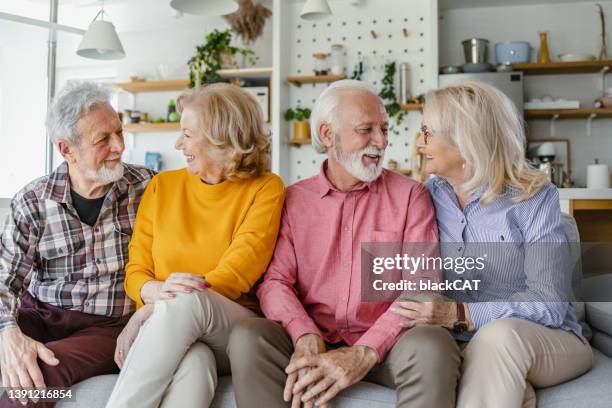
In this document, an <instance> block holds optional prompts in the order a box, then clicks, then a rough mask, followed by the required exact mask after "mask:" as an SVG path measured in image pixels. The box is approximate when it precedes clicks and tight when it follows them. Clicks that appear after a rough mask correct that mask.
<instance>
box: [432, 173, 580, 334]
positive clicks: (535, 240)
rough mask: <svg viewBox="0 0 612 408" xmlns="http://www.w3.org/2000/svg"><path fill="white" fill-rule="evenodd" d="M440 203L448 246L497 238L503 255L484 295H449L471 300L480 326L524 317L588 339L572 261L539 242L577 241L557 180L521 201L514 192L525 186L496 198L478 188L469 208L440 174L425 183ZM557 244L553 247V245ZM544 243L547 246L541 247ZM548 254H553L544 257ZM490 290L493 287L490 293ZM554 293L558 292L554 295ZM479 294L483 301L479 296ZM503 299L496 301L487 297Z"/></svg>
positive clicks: (488, 272) (488, 275) (448, 274)
mask: <svg viewBox="0 0 612 408" xmlns="http://www.w3.org/2000/svg"><path fill="white" fill-rule="evenodd" d="M425 185H426V187H427V189H428V190H429V192H430V194H431V197H432V199H433V202H434V205H435V208H436V219H437V222H438V229H439V232H440V243H441V246H442V251H443V252H444V251H446V252H448V251H450V250H453V251H456V252H455V254H454V255H455V256H457V255H458V253H461V255H463V256H465V255H464V254H463V252H462V251H465V250H466V247H469V248H472V250H473V249H474V248H476V247H478V245H481V243H482V245H483V247H486V246H487V245H488V246H491V245H497V247H496V248H497V250H495V253H496V254H495V255H496V256H495V259H494V260H493V259H489V261H490V262H488V265H487V267H486V268H485V270H484V271H483V272H482V274H481V276H480V277H481V278H482V277H483V276H484V280H485V281H487V282H488V285H485V288H484V289H482V290H481V291H480V292H479V293H478V294H475V293H474V292H472V293H471V294H470V293H469V292H462V291H452V292H450V291H449V292H448V293H447V296H448V297H450V298H452V299H454V300H456V301H458V302H460V303H467V304H468V307H469V311H470V315H471V319H472V320H473V322H474V324H475V326H476V328H477V329H479V328H481V327H482V326H484V325H485V324H487V323H488V322H491V321H493V320H496V319H501V318H519V319H525V320H530V321H533V322H535V323H539V324H541V325H544V326H547V327H552V328H562V329H564V330H568V331H571V332H573V333H575V334H576V335H577V336H579V337H581V338H582V329H581V327H580V325H579V324H578V322H577V319H576V311H575V308H574V305H573V304H572V303H571V302H569V301H565V300H570V298H569V294H568V292H571V279H572V277H571V273H572V271H571V268H561V269H562V270H563V272H560V268H558V267H555V266H558V263H557V261H558V260H557V259H550V257H554V255H550V254H551V253H552V254H554V253H555V251H556V252H557V253H558V252H559V250H558V249H557V250H552V252H550V251H549V252H548V255H546V253H547V251H546V250H541V249H536V247H537V246H538V245H540V246H542V245H549V244H548V243H557V244H556V245H557V247H558V248H559V247H560V245H569V244H567V242H568V237H567V234H566V232H565V228H564V225H563V220H562V216H561V210H560V208H559V194H558V192H557V189H556V187H555V186H554V185H552V184H548V185H546V186H544V187H543V188H542V189H541V190H540V191H539V192H538V193H536V194H535V195H534V196H532V197H530V198H529V199H527V200H523V201H520V202H518V203H516V202H513V201H512V200H511V198H512V197H513V196H515V195H517V194H518V190H516V189H514V188H511V187H505V188H504V189H503V191H502V194H501V196H500V197H498V198H497V199H495V200H494V201H493V202H492V203H490V204H487V205H483V204H481V203H480V202H479V198H480V197H481V195H482V193H483V192H484V189H481V190H479V191H478V192H477V193H476V194H474V195H473V196H472V197H471V199H470V201H469V202H468V203H467V204H466V206H465V208H464V210H463V211H462V210H461V208H460V207H459V205H458V202H457V196H456V194H455V192H454V191H453V189H452V187H451V185H450V184H449V183H448V182H447V181H446V180H444V179H442V178H440V177H434V178H432V179H430V180H428V181H427V183H426V184H425ZM554 245H555V244H551V246H549V247H548V248H552V246H554ZM540 248H542V247H540ZM545 257H548V259H544V258H545ZM445 278H446V279H447V280H449V279H450V280H454V279H456V278H457V274H456V273H455V272H454V271H445ZM483 291H484V292H488V293H483ZM553 294H557V295H558V297H557V298H555V300H564V301H550V300H551V298H553ZM476 299H478V301H475V300H476ZM483 299H484V300H486V299H491V300H492V299H496V301H486V302H485V301H482V300H483Z"/></svg>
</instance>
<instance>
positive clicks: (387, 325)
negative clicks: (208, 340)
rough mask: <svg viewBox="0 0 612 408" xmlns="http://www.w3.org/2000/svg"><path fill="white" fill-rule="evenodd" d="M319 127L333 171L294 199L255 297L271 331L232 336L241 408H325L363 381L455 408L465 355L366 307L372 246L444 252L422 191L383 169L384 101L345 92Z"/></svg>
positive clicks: (442, 332)
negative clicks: (364, 270)
mask: <svg viewBox="0 0 612 408" xmlns="http://www.w3.org/2000/svg"><path fill="white" fill-rule="evenodd" d="M311 127H312V143H313V146H314V148H315V149H316V150H317V151H318V152H319V153H326V154H327V160H326V161H325V162H324V163H323V165H322V167H321V171H320V172H319V174H318V175H316V176H314V177H311V178H309V179H306V180H303V181H300V182H298V183H296V184H294V185H292V186H290V187H289V188H288V189H287V190H286V200H285V207H284V209H283V214H282V223H281V229H280V233H279V237H278V241H277V243H276V249H275V252H274V256H273V259H272V261H271V262H270V265H269V266H268V270H267V272H266V274H265V275H264V281H263V283H262V284H261V285H260V287H259V289H258V292H257V295H258V297H259V300H260V303H261V309H262V311H263V313H264V314H265V316H266V317H267V318H268V319H269V320H266V319H261V318H252V319H247V320H244V321H242V322H239V323H238V324H237V326H235V327H234V329H233V331H232V334H231V336H230V342H229V346H228V353H229V356H230V359H231V365H232V379H233V383H234V389H235V393H236V401H237V404H238V406H239V407H240V408H246V407H257V408H258V407H266V408H269V407H285V406H291V407H292V408H297V407H300V406H302V404H303V405H304V406H306V407H312V406H313V404H314V403H316V405H317V406H327V405H328V404H329V402H330V401H331V400H332V399H333V398H334V397H335V396H336V395H337V394H338V393H339V392H340V391H341V390H343V389H345V388H347V387H349V386H351V385H353V384H355V383H357V382H359V381H360V380H362V379H365V380H366V381H370V382H374V383H378V384H382V385H385V386H388V387H392V388H395V389H396V404H397V406H398V407H408V406H410V407H436V408H444V407H449V408H450V407H454V404H455V388H456V384H457V379H458V376H459V368H458V367H459V351H458V347H457V345H456V343H455V341H454V340H453V338H452V337H451V335H450V334H449V333H448V331H447V330H446V329H444V328H442V327H432V326H416V327H413V328H410V329H406V328H405V325H403V324H401V319H399V318H398V317H399V316H398V315H397V314H395V313H393V312H391V311H390V310H389V307H390V306H391V304H392V303H391V302H386V301H380V302H366V301H364V300H363V299H362V285H363V284H364V277H365V275H362V274H361V244H362V243H366V242H372V241H378V242H395V243H398V242H413V243H427V242H428V243H432V242H433V243H436V242H437V240H438V230H437V225H436V221H435V213H434V209H433V205H432V202H431V199H430V196H429V194H428V192H427V190H426V189H425V188H424V186H423V185H421V184H419V183H417V182H415V181H413V180H410V179H408V178H406V177H404V176H402V175H399V174H396V173H393V172H389V171H386V170H383V168H382V163H383V157H384V153H385V149H386V147H387V143H388V140H387V127H388V119H387V115H386V112H385V108H384V105H383V103H382V101H381V100H380V98H379V97H378V95H377V93H376V90H375V89H373V88H371V87H370V86H368V85H366V84H364V83H362V82H359V81H351V80H344V81H338V82H335V83H334V84H333V85H331V86H330V87H329V88H327V89H326V90H325V91H324V92H323V93H322V94H321V96H320V97H319V99H318V100H317V102H316V103H315V106H314V109H313V112H312V117H311Z"/></svg>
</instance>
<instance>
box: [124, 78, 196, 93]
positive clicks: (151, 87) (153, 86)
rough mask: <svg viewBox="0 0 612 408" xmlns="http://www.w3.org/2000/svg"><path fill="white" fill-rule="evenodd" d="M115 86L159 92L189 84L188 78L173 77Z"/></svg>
mask: <svg viewBox="0 0 612 408" xmlns="http://www.w3.org/2000/svg"><path fill="white" fill-rule="evenodd" d="M115 86H116V87H117V88H119V89H121V90H124V91H126V92H132V93H137V92H158V91H180V90H183V89H186V88H187V87H188V86H189V81H188V80H186V79H173V80H169V81H138V82H123V83H118V84H115Z"/></svg>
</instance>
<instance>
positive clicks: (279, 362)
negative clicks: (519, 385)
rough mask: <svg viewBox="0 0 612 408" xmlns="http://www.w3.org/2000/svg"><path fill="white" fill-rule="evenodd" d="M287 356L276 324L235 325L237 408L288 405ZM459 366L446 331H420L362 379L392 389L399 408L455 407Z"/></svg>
mask: <svg viewBox="0 0 612 408" xmlns="http://www.w3.org/2000/svg"><path fill="white" fill-rule="evenodd" d="M292 353H293V344H292V342H291V339H290V338H289V336H288V335H287V333H286V332H285V330H284V329H283V328H282V327H281V326H280V325H278V324H277V323H275V322H272V321H270V320H266V319H247V320H243V321H241V322H239V323H237V324H236V326H235V327H234V330H233V331H232V334H231V336H230V340H229V345H228V354H229V356H230V360H231V365H232V381H233V383H234V392H235V394H236V403H237V405H238V407H239V408H250V407H253V408H262V407H265V408H274V407H288V406H290V405H291V403H290V402H289V403H286V402H284V401H283V389H284V387H285V382H286V380H287V375H286V374H285V368H286V367H287V365H288V364H289V359H290V358H291V354H292ZM459 364H460V357H459V347H458V346H457V344H456V343H455V341H454V340H453V338H452V337H451V336H450V334H449V333H448V331H447V330H446V329H442V328H440V327H433V326H420V327H415V328H414V329H411V330H408V331H407V332H406V333H405V334H404V335H403V336H402V337H401V338H400V339H399V340H398V341H397V343H396V344H395V346H394V347H393V348H392V349H391V351H390V352H389V353H388V355H387V357H386V359H385V361H384V362H382V363H381V364H377V365H376V366H374V368H373V369H372V370H371V371H370V372H369V373H368V375H367V376H366V378H365V379H364V380H365V381H370V382H374V383H377V384H381V385H384V386H387V387H391V388H395V389H396V401H397V406H398V407H411V408H419V407H422V408H431V407H436V408H445V407H448V408H454V406H455V390H456V386H457V381H458V376H459Z"/></svg>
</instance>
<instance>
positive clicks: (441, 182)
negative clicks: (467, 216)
mask: <svg viewBox="0 0 612 408" xmlns="http://www.w3.org/2000/svg"><path fill="white" fill-rule="evenodd" d="M434 185H435V186H436V187H438V188H441V189H443V190H445V191H446V192H448V193H449V194H453V195H455V190H453V186H451V185H450V183H449V182H448V181H446V180H445V179H443V178H441V177H436V178H435V179H434ZM485 191H487V187H486V186H480V187H478V188H477V189H476V190H475V191H474V192H473V193H472V196H471V197H470V199H469V200H468V202H467V203H466V206H467V204H470V203H472V202H474V201H479V200H480V198H481V197H482V195H483V194H484V193H485ZM519 192H520V191H519V190H518V189H516V188H514V187H512V186H509V185H507V184H504V186H503V187H502V191H501V194H500V195H499V198H501V197H511V196H513V195H516V194H518V193H519Z"/></svg>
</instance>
